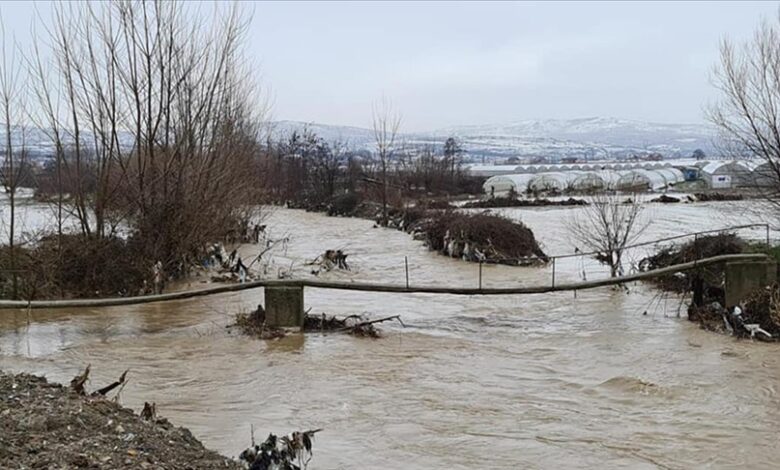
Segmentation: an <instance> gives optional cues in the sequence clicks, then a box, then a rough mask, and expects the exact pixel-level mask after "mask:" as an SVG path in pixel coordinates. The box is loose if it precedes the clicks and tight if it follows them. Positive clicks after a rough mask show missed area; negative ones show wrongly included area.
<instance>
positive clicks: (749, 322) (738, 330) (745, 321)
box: [688, 283, 780, 342]
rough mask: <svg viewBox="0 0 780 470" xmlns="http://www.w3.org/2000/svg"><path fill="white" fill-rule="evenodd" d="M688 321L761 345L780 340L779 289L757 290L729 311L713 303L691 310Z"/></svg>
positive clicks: (693, 306) (779, 287)
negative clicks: (758, 341)
mask: <svg viewBox="0 0 780 470" xmlns="http://www.w3.org/2000/svg"><path fill="white" fill-rule="evenodd" d="M688 319H689V320H691V321H695V322H698V323H699V324H700V325H701V326H702V328H704V329H705V330H709V331H715V332H718V333H723V334H729V335H734V336H737V337H740V338H751V339H756V340H760V341H768V342H769V341H771V342H773V341H778V340H780V286H778V284H776V283H775V284H773V285H771V286H768V287H765V288H762V289H757V290H756V291H754V292H753V293H752V294H751V295H750V296H749V297H748V298H747V299H746V300H745V301H744V302H743V303H742V304H740V305H738V306H734V307H733V308H731V309H729V310H727V309H725V308H723V305H722V304H721V303H720V302H717V301H712V302H708V303H706V304H704V305H701V306H697V305H696V304H691V305H690V306H689V307H688Z"/></svg>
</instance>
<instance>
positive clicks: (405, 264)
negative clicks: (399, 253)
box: [404, 256, 409, 289]
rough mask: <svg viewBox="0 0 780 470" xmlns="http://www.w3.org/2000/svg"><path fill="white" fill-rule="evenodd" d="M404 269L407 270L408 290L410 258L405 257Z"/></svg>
mask: <svg viewBox="0 0 780 470" xmlns="http://www.w3.org/2000/svg"><path fill="white" fill-rule="evenodd" d="M404 267H405V268H406V288H407V289H408V288H409V257H408V256H404Z"/></svg>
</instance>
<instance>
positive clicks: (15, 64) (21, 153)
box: [0, 21, 29, 299]
mask: <svg viewBox="0 0 780 470" xmlns="http://www.w3.org/2000/svg"><path fill="white" fill-rule="evenodd" d="M0 36H2V37H0V41H1V42H0V114H2V120H3V129H2V133H3V147H4V152H3V153H4V158H3V168H2V180H3V188H4V190H5V193H6V194H7V195H8V206H9V207H8V210H9V213H10V214H9V216H10V217H9V219H8V220H7V224H8V248H9V251H8V253H9V259H8V269H9V271H10V274H11V279H12V287H11V295H12V297H13V298H14V299H16V298H18V296H19V282H18V278H19V273H18V272H17V250H16V241H17V240H16V231H17V225H16V224H17V213H16V212H17V211H16V209H17V207H16V205H17V195H18V192H19V188H20V187H21V184H22V182H23V180H24V176H25V172H29V168H28V162H27V149H26V146H25V145H24V142H25V134H26V126H25V118H26V109H25V106H26V104H27V103H26V100H25V97H26V91H27V90H26V88H25V86H26V84H27V79H26V77H25V76H24V73H25V71H26V69H25V67H24V64H23V62H22V60H21V58H20V54H19V51H18V48H17V47H16V46H15V45H14V44H9V43H8V41H7V38H6V34H5V27H4V24H3V22H2V21H0ZM19 139H21V141H20V140H19Z"/></svg>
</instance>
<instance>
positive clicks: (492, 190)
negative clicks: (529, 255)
mask: <svg viewBox="0 0 780 470" xmlns="http://www.w3.org/2000/svg"><path fill="white" fill-rule="evenodd" d="M682 181H685V177H684V176H683V173H682V172H681V171H680V170H678V169H676V168H659V169H654V170H647V169H642V168H639V169H631V170H594V171H576V170H575V171H558V172H547V173H535V174H532V173H521V174H511V175H498V176H493V177H490V178H488V179H487V181H485V184H484V185H483V188H484V190H485V193H487V194H490V195H495V196H501V195H505V194H507V193H510V192H515V193H517V194H521V193H527V192H531V193H543V192H558V193H562V192H565V191H583V192H584V191H601V190H616V191H659V190H663V189H666V188H668V187H670V186H672V185H674V184H676V183H680V182H682Z"/></svg>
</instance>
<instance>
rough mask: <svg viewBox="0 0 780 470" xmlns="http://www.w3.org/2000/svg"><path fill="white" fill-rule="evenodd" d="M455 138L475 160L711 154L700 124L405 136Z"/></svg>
mask: <svg viewBox="0 0 780 470" xmlns="http://www.w3.org/2000/svg"><path fill="white" fill-rule="evenodd" d="M275 124H276V125H275V133H276V134H277V135H284V134H285V133H287V134H289V133H290V132H292V130H294V129H302V128H303V127H304V126H308V127H309V128H310V129H311V130H313V131H314V132H316V133H317V134H319V135H321V136H322V137H324V138H325V139H326V140H340V141H343V142H347V143H349V144H350V145H351V146H352V147H353V148H357V149H362V148H366V149H370V148H371V147H372V145H373V136H372V133H371V131H370V129H364V128H359V127H345V126H332V125H327V124H314V123H310V124H306V123H302V122H297V121H280V122H277V123H275ZM450 136H455V137H457V138H458V139H459V140H460V141H461V143H462V144H463V146H464V147H465V149H466V150H467V151H468V153H469V154H470V155H471V156H472V157H475V158H480V157H482V156H486V157H488V158H492V157H495V158H506V157H511V156H517V157H536V156H540V157H549V158H554V159H555V158H563V157H567V156H568V157H578V158H605V157H606V158H614V157H621V156H626V155H629V154H636V153H649V152H659V153H661V154H663V155H664V156H667V157H673V156H678V157H679V156H688V155H690V154H691V153H692V152H693V151H694V150H695V149H699V148H700V149H703V150H704V151H705V152H707V153H712V151H713V144H714V139H715V131H714V130H713V129H712V128H711V127H709V126H705V125H699V124H666V123H651V122H644V121H631V120H626V119H615V118H603V117H595V118H583V119H565V120H564V119H547V120H526V121H518V122H513V123H508V124H498V125H469V126H454V127H449V128H444V129H439V130H435V131H432V132H422V133H419V132H418V133H407V134H404V135H403V136H402V137H403V139H404V141H405V142H407V143H408V144H411V145H424V144H434V145H436V144H438V145H441V144H442V143H443V141H444V140H445V139H446V138H447V137H450Z"/></svg>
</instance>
